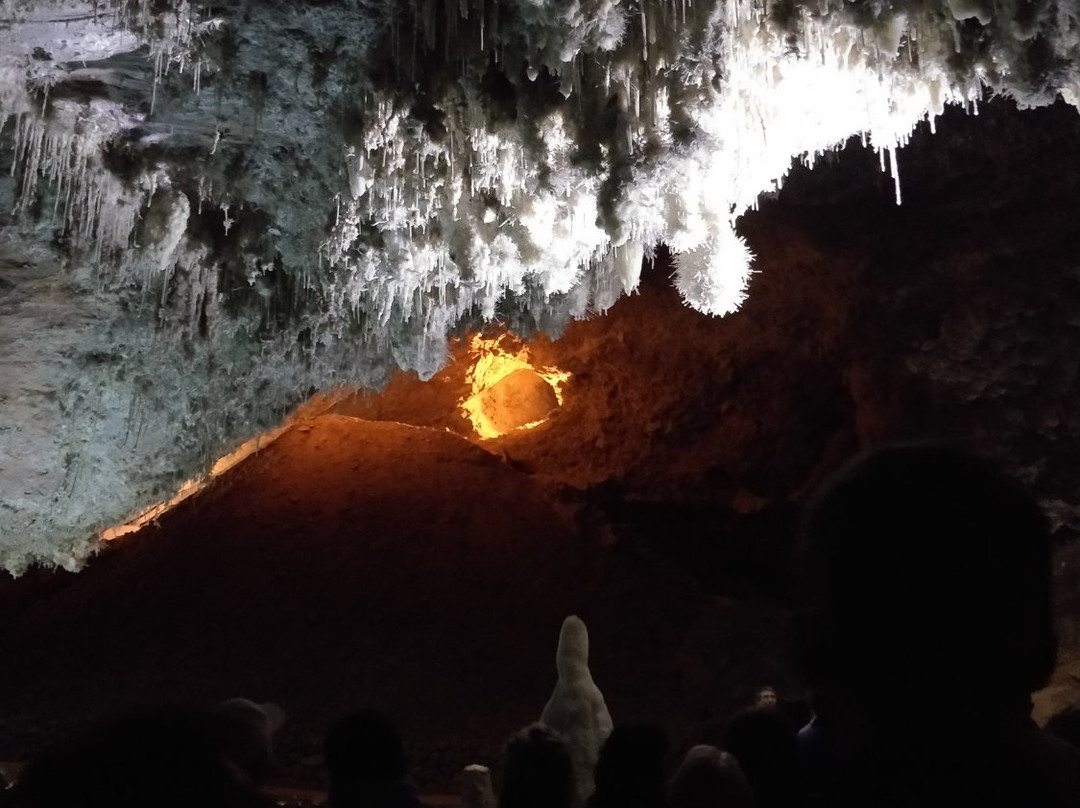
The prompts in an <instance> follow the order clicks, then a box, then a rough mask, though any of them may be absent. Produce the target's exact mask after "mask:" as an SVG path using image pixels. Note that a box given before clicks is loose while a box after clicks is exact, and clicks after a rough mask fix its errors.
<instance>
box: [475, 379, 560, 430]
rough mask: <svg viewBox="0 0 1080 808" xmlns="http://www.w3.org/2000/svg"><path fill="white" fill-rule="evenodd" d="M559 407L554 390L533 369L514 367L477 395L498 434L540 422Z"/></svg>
mask: <svg viewBox="0 0 1080 808" xmlns="http://www.w3.org/2000/svg"><path fill="white" fill-rule="evenodd" d="M558 406H559V399H558V398H557V397H556V395H555V390H554V389H553V388H552V386H551V385H550V384H548V383H547V381H546V380H545V379H544V378H543V377H542V376H541V375H540V374H539V373H537V372H536V371H535V370H530V369H528V368H522V369H521V370H515V371H514V372H513V373H511V374H510V375H509V376H507V377H505V378H504V379H503V380H502V381H500V382H497V383H496V384H495V386H493V387H490V388H488V389H487V390H485V391H484V392H483V393H481V394H480V407H481V408H482V409H483V411H484V414H485V415H486V416H487V419H488V421H489V422H490V423H491V425H492V426H493V427H495V429H496V430H498V432H499V433H500V434H503V435H505V434H506V433H507V432H510V431H511V430H514V429H518V428H519V427H523V426H525V425H527V424H533V423H536V422H538V421H543V420H544V419H545V418H547V417H548V415H550V414H551V411H552V410H554V409H555V408H556V407H558Z"/></svg>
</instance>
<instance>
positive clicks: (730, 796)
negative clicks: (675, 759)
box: [667, 745, 754, 808]
mask: <svg viewBox="0 0 1080 808" xmlns="http://www.w3.org/2000/svg"><path fill="white" fill-rule="evenodd" d="M667 804H668V808H750V806H752V805H753V804H754V792H753V790H752V789H751V788H750V783H749V781H748V780H747V779H746V775H745V774H743V770H742V767H740V766H739V762H738V761H737V760H736V759H735V757H734V756H733V755H730V754H728V753H727V752H724V751H721V750H720V749H718V748H717V747H715V746H708V745H701V746H695V747H693V748H692V749H691V750H690V751H689V752H687V753H686V759H685V760H683V762H682V765H680V766H679V768H678V770H677V771H676V772H675V776H674V777H672V778H671V784H670V785H669V786H668V802H667Z"/></svg>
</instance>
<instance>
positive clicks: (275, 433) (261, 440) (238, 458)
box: [98, 391, 343, 541]
mask: <svg viewBox="0 0 1080 808" xmlns="http://www.w3.org/2000/svg"><path fill="white" fill-rule="evenodd" d="M342 395H343V391H335V393H332V394H330V395H318V396H315V397H314V398H312V399H310V400H309V401H307V402H306V403H305V404H303V405H301V406H300V407H299V408H298V409H297V410H296V411H295V412H294V413H293V414H292V415H291V416H290V417H289V418H288V419H287V420H286V421H285V423H284V424H282V425H281V426H279V427H277V428H276V429H271V430H270V431H269V432H264V433H263V434H261V435H257V436H256V437H254V438H252V439H251V440H247V441H244V442H243V443H241V444H240V445H239V446H238V447H237V448H236V449H234V450H233V451H231V452H229V453H228V454H227V455H223V456H222V457H219V458H218V459H217V460H216V461H215V462H214V465H212V466H211V467H210V471H209V473H208V474H205V475H203V476H201V477H193V478H191V479H190V480H185V481H184V482H183V483H182V484H181V485H180V488H179V489H178V490H177V492H176V493H175V494H174V495H173V496H172V498H170V499H168V500H166V501H164V502H157V503H155V504H153V505H151V506H150V507H149V508H146V509H144V510H142V511H140V512H139V513H138V514H136V515H135V516H133V517H132V518H131V519H129V520H128V521H127V522H125V523H124V524H122V525H116V526H115V527H110V528H106V529H105V530H102V531H101V533H99V534H98V538H99V539H101V541H113V540H115V539H119V538H120V537H121V536H127V535H128V534H130V533H135V532H136V531H139V530H141V529H142V528H144V527H146V525H148V524H150V523H151V522H153V521H154V520H155V519H158V518H159V517H160V516H161V515H162V514H164V513H167V512H168V511H170V510H172V509H173V508H175V507H176V506H177V505H179V504H180V503H181V502H183V501H184V500H185V499H187V498H188V497H190V496H194V495H195V494H197V493H199V492H200V491H202V490H203V489H204V488H206V486H208V485H209V484H210V483H211V482H213V481H214V480H215V479H216V478H218V477H220V476H221V475H222V474H224V473H225V472H227V471H229V470H230V469H232V468H233V467H235V466H236V465H238V464H239V463H241V462H243V461H244V460H247V459H248V458H249V457H251V456H252V455H253V454H255V453H256V452H258V451H259V450H260V449H264V448H266V447H267V446H269V445H270V444H271V443H273V442H274V441H276V440H277V439H278V438H280V437H281V436H282V435H284V434H285V433H286V432H288V431H289V430H290V429H292V427H293V426H295V425H296V424H297V423H298V422H299V421H301V420H304V419H306V418H311V417H313V416H315V415H317V414H319V413H322V412H325V411H326V410H327V409H329V408H330V407H331V406H333V404H334V403H335V402H336V401H337V400H338V399H339V398H340V397H341V396H342Z"/></svg>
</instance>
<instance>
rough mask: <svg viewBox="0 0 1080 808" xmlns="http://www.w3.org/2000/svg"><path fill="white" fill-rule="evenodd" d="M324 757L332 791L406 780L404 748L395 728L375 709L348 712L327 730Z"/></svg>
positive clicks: (392, 723) (391, 722) (387, 718)
mask: <svg viewBox="0 0 1080 808" xmlns="http://www.w3.org/2000/svg"><path fill="white" fill-rule="evenodd" d="M323 756H324V757H325V759H326V772H327V775H328V776H329V778H330V790H331V791H332V792H333V791H342V790H349V791H351V790H353V789H354V788H355V787H356V786H358V785H362V784H367V783H371V782H395V781H398V780H401V779H403V778H404V777H405V772H406V768H405V747H404V745H403V744H402V742H401V735H400V734H399V733H398V729H397V726H396V725H395V724H394V722H393V721H391V720H390V718H389V717H387V716H386V715H384V714H382V713H380V712H377V711H375V710H363V711H360V712H355V713H350V714H349V715H347V716H345V717H344V718H342V719H340V720H339V721H338V722H337V723H336V724H334V725H333V726H332V727H330V729H329V731H327V733H326V738H325V740H324V742H323Z"/></svg>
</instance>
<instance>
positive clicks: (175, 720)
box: [4, 708, 259, 808]
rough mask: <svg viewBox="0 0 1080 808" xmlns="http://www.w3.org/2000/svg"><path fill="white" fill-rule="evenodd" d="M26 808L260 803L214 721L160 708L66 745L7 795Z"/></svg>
mask: <svg viewBox="0 0 1080 808" xmlns="http://www.w3.org/2000/svg"><path fill="white" fill-rule="evenodd" d="M7 799H8V800H10V801H5V803H4V804H5V806H18V808H54V807H55V808H84V807H85V808H98V806H110V808H145V806H148V805H152V806H160V808H190V807H191V806H193V805H200V806H207V808H219V807H220V808H225V807H226V806H240V805H253V804H259V803H258V798H257V796H256V795H255V794H254V792H251V791H249V790H248V789H247V788H245V787H244V786H243V785H241V784H240V783H239V781H237V779H236V778H235V776H234V775H233V772H232V771H231V770H230V768H229V767H228V765H227V764H226V762H225V761H224V759H223V758H222V757H221V755H220V754H219V753H218V750H217V746H216V743H215V738H214V735H213V730H212V727H211V723H210V720H209V717H208V716H206V715H203V714H201V713H196V712H189V711H186V710H179V709H165V708H160V709H153V710H145V711H140V712H136V713H130V714H127V715H124V716H121V717H119V718H116V719H114V720H111V721H108V722H106V723H104V724H102V725H100V726H98V727H96V728H94V729H92V730H91V731H89V732H88V733H86V734H84V735H81V736H78V737H75V738H71V739H69V740H67V741H65V742H62V743H61V744H60V746H58V747H56V748H55V749H53V750H52V751H51V752H49V753H47V754H45V755H43V756H42V757H41V758H40V759H38V760H36V761H34V762H33V763H31V764H30V766H28V767H27V769H26V771H25V772H24V773H23V775H22V777H20V779H19V782H18V784H17V785H16V786H15V788H14V789H12V790H11V791H10V792H8V794H7Z"/></svg>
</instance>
